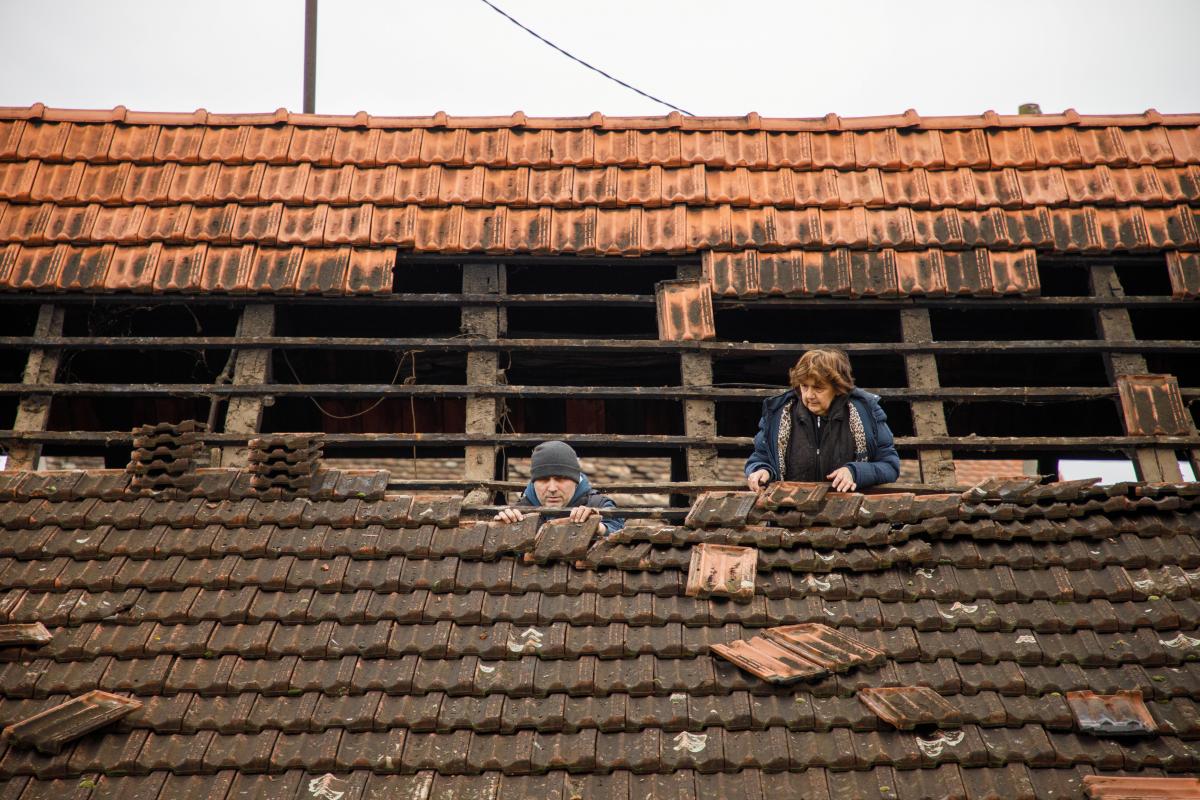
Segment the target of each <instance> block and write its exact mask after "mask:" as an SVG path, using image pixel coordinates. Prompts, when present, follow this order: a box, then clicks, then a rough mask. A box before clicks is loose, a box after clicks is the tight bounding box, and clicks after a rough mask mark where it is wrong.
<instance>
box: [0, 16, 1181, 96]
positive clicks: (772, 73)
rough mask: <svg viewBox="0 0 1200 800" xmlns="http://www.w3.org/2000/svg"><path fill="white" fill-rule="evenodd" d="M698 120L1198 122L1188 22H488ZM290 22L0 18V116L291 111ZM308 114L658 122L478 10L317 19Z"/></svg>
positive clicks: (293, 23)
mask: <svg viewBox="0 0 1200 800" xmlns="http://www.w3.org/2000/svg"><path fill="white" fill-rule="evenodd" d="M494 2H496V3H497V5H499V6H501V7H502V8H504V9H506V10H507V11H508V12H509V13H511V14H512V15H513V16H515V17H516V18H517V19H519V20H521V21H522V22H524V23H525V24H526V25H528V26H529V27H531V28H533V29H534V30H536V31H538V32H539V33H541V34H542V35H543V36H546V37H547V38H549V39H550V40H552V41H554V42H556V43H557V44H558V45H559V46H561V47H563V48H565V49H567V50H569V51H571V52H573V53H575V54H576V55H578V56H579V57H581V58H583V59H585V60H587V61H590V62H592V63H594V64H595V65H596V66H598V67H600V68H602V69H605V70H607V71H608V72H610V73H612V74H614V75H616V76H617V77H619V78H622V79H623V80H625V81H627V82H629V83H632V84H634V85H635V86H639V87H640V88H642V89H644V90H645V91H647V92H649V93H650V94H654V95H657V96H659V97H662V98H663V99H665V100H667V101H669V102H671V103H674V104H676V105H679V106H681V107H683V108H685V109H687V110H689V111H691V112H693V113H696V114H712V115H728V114H744V113H746V112H748V111H758V112H759V113H761V114H763V115H770V116H820V115H823V114H826V113H828V112H836V113H838V114H842V115H845V116H861V115H866V114H887V113H898V112H901V111H904V110H905V109H907V108H915V109H917V111H919V112H920V113H922V114H926V115H933V114H976V113H980V112H982V111H985V110H988V109H994V110H997V111H999V112H1001V113H1015V111H1016V108H1017V106H1018V105H1019V104H1020V103H1022V102H1027V101H1032V102H1038V103H1040V104H1041V106H1042V109H1043V111H1046V112H1047V113H1049V112H1056V111H1061V110H1062V109H1064V108H1070V107H1073V108H1075V109H1077V110H1078V111H1080V112H1081V113H1137V112H1141V111H1144V110H1145V109H1147V108H1157V109H1158V110H1159V111H1162V112H1165V113H1170V112H1185V113H1187V112H1200V47H1197V46H1196V42H1195V38H1196V32H1197V31H1200V2H1198V1H1197V0H1137V1H1136V2H1134V1H1133V0H1126V1H1125V2H1116V1H1115V0H999V1H997V0H991V1H990V2H972V1H971V0H855V1H853V2H851V1H848V0H821V1H820V2H816V1H815V0H791V1H790V2H787V1H780V2H770V1H768V0H757V1H756V0H737V2H729V1H728V0H726V1H725V2H718V1H717V0H604V1H603V2H595V1H594V0H593V1H592V2H586V3H585V2H578V1H572V0H494ZM303 19H304V0H193V1H192V2H182V0H0V105H16V106H26V105H29V104H31V103H35V102H43V103H46V104H47V105H52V106H59V107H85V108H110V107H112V106H114V105H118V104H121V105H125V106H128V107H129V108H131V109H137V110H155V111H159V110H161V111H191V110H194V109H196V108H201V107H203V108H207V109H208V110H209V111H214V112H251V111H270V110H274V109H275V108H278V107H280V106H284V107H287V108H290V109H292V110H296V111H298V110H300V106H301V97H302V90H301V80H302V61H303ZM319 28H320V43H319V56H318V82H317V111H318V112H321V113H337V114H343V113H345V114H352V113H354V112H356V111H359V110H366V111H369V112H370V113H372V114H379V115H390V114H431V113H433V112H435V111H438V110H444V111H447V112H449V113H451V114H470V115H475V114H508V113H511V112H512V111H515V110H518V109H519V110H523V111H525V112H526V113H527V114H530V115H538V116H544V115H559V116H564V115H578V114H588V113H590V112H592V111H597V110H598V111H603V112H604V113H607V114H659V113H664V109H663V108H662V107H661V106H658V105H656V104H654V103H652V102H650V101H649V100H645V99H643V98H641V97H639V96H637V95H635V94H633V93H632V92H629V91H628V90H626V89H623V88H621V87H618V86H616V85H615V84H612V83H609V82H608V81H606V80H604V79H603V78H601V77H599V76H597V75H595V74H594V73H591V72H588V71H587V70H585V69H584V68H582V67H580V66H578V65H576V64H574V63H573V62H571V61H568V60H567V59H566V58H565V57H563V56H561V55H559V54H558V53H555V52H554V51H552V50H550V49H549V48H547V47H546V46H545V45H543V44H541V43H540V42H537V41H536V40H534V39H532V38H531V37H530V36H529V35H528V34H526V33H524V32H523V31H521V30H519V29H517V28H515V27H514V26H513V25H512V24H511V23H509V22H507V21H506V20H504V19H503V18H501V17H500V16H498V15H497V14H496V13H495V12H494V11H492V10H491V9H489V8H488V7H487V6H485V5H484V4H483V3H482V2H479V0H438V2H415V1H410V0H390V1H387V0H321V3H320V26H319Z"/></svg>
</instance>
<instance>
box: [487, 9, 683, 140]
mask: <svg viewBox="0 0 1200 800" xmlns="http://www.w3.org/2000/svg"><path fill="white" fill-rule="evenodd" d="M479 1H480V2H481V3H483V4H484V5H485V6H487V7H488V8H490V9H492V11H495V12H496V13H497V14H499V15H500V16H502V17H504V18H505V19H506V20H508V21H509V22H511V23H512V24H513V25H516V26H517V27H518V28H520V29H521V30H523V31H525V32H526V33H528V34H529V35H530V36H532V37H533V38H535V39H537V40H538V41H539V42H542V43H543V44H546V45H549V46H550V47H553V48H554V49H555V50H557V51H558V52H560V53H562V54H563V55H564V56H566V57H567V58H569V59H571V60H572V61H574V62H575V63H577V64H582V65H583V66H585V67H587V68H588V69H590V70H591V71H592V72H597V73H599V74H601V75H603V76H604V77H606V78H608V79H609V80H610V81H612V82H613V83H619V84H620V85H621V86H624V87H625V88H626V89H629V90H631V91H634V92H637V93H638V94H640V95H641V96H642V97H645V98H647V99H649V100H653V101H654V102H656V103H658V104H660V105H664V106H666V107H667V108H671V109H674V110H675V111H678V112H679V113H680V114H687V115H688V116H689V117H691V116H695V115H694V114H692V112H690V111H685V110H684V109H682V108H680V107H679V106H677V105H674V104H672V103H668V102H667V101H666V100H660V99H659V98H657V97H655V96H654V95H652V94H650V93H649V92H643V91H642V90H641V89H639V88H637V87H636V86H630V85H629V84H628V83H626V82H625V81H623V80H621V79H620V78H614V77H613V76H612V75H609V74H608V73H607V72H605V71H604V70H602V69H600V68H599V67H593V66H592V65H591V64H589V63H587V62H586V61H584V60H583V59H582V58H578V57H576V56H573V55H571V54H570V53H568V52H567V51H566V50H563V49H562V48H561V47H559V46H558V45H556V44H555V43H554V42H552V41H550V40H549V39H547V38H546V37H545V36H542V35H540V34H538V32H537V31H534V30H531V29H529V28H527V27H525V26H524V25H522V24H521V23H520V22H519V21H518V20H516V19H514V18H513V17H512V16H511V15H510V14H508V13H507V12H506V11H504V9H502V8H500V7H498V6H496V5H495V4H494V3H492V2H490V0H479Z"/></svg>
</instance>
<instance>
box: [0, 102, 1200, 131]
mask: <svg viewBox="0 0 1200 800" xmlns="http://www.w3.org/2000/svg"><path fill="white" fill-rule="evenodd" d="M0 119H22V120H44V121H46V122H86V123H103V122H119V123H124V124H127V125H211V126H231V125H282V124H284V123H291V124H292V125H303V126H327V127H335V128H468V129H480V128H531V129H535V130H568V129H573V128H604V129H608V130H623V129H633V130H668V129H675V128H678V129H683V130H737V131H746V130H755V131H756V130H788V131H792V130H795V131H827V130H828V131H839V130H845V131H850V130H861V131H866V130H882V129H883V128H926V129H930V130H935V129H936V130H946V129H959V128H964V129H971V128H1047V127H1053V128H1059V127H1063V126H1080V127H1093V128H1094V127H1102V126H1107V125H1117V126H1121V127H1146V126H1151V125H1197V124H1200V114H1160V113H1159V112H1158V110H1157V109H1153V108H1150V109H1147V110H1146V111H1144V112H1142V113H1141V114H1080V113H1079V112H1077V111H1076V110H1075V109H1073V108H1068V109H1066V110H1065V111H1062V112H1061V113H1058V114H997V113H996V112H995V111H985V112H983V113H982V114H963V115H958V116H929V117H923V116H921V115H920V114H918V113H917V111H916V110H915V109H912V108H910V109H908V110H907V111H905V112H904V113H903V114H883V115H878V116H869V117H842V116H839V115H838V114H826V115H825V116H823V117H764V116H762V115H761V114H759V113H758V112H757V111H751V112H749V113H747V114H744V115H741V116H733V117H685V116H684V115H683V114H681V113H679V112H678V111H672V112H671V113H669V114H666V115H663V116H657V117H619V116H611V115H606V114H602V113H600V112H599V111H594V112H592V113H591V114H589V115H587V116H586V117H530V116H527V115H526V114H525V112H524V111H514V112H513V113H512V114H508V115H504V116H486V117H480V116H458V115H450V114H447V113H446V112H445V111H438V112H437V113H436V114H430V115H427V116H412V117H385V116H378V115H373V114H368V113H367V112H365V111H359V112H358V113H357V114H354V115H349V114H301V113H292V112H289V111H288V110H287V109H286V108H277V109H275V110H274V111H269V112H266V113H262V112H259V113H253V114H220V113H211V112H209V111H208V110H207V109H204V108H198V109H196V110H195V111H182V112H181V111H130V110H129V109H128V108H126V107H125V106H120V105H119V106H115V107H113V108H111V109H109V108H97V109H89V108H48V107H47V106H46V104H45V103H34V104H33V105H30V106H0Z"/></svg>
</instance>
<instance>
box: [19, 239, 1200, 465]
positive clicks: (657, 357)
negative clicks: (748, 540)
mask: <svg viewBox="0 0 1200 800" xmlns="http://www.w3.org/2000/svg"><path fill="white" fill-rule="evenodd" d="M706 258H707V257H706ZM1037 269H1038V285H1039V289H1040V291H1039V292H1037V293H1036V294H1034V295H1030V296H1013V295H1003V296H997V295H995V294H991V295H979V294H978V293H976V294H969V293H965V292H964V293H960V294H957V295H944V294H943V295H937V294H933V295H911V296H903V297H896V296H891V297H886V296H867V297H855V296H851V295H846V294H839V293H837V292H832V293H821V294H816V295H812V294H805V293H803V292H798V291H792V290H788V291H778V290H775V289H772V291H771V294H770V295H769V296H765V295H763V294H753V293H750V294H747V293H745V292H744V291H743V289H744V287H742V288H739V289H737V290H736V291H737V292H742V293H741V294H737V293H734V292H730V291H726V290H720V284H719V281H718V278H717V277H714V275H713V274H712V273H711V271H710V267H709V265H708V262H707V261H705V262H703V263H702V260H701V259H697V258H695V257H678V258H665V257H655V258H584V257H564V256H526V257H519V258H517V257H506V258H497V257H472V258H470V259H466V258H463V257H449V256H438V257H427V256H420V257H418V256H412V257H408V256H404V255H401V256H400V257H398V258H397V260H396V262H395V267H394V270H393V279H392V283H391V286H390V287H389V288H390V291H388V292H385V293H382V294H377V295H371V296H329V297H320V296H280V297H267V296H235V295H211V294H210V295H196V296H191V297H186V298H180V297H172V296H169V295H145V296H138V297H136V298H135V297H131V296H129V295H124V296H122V295H86V296H85V295H69V294H68V295H64V296H59V297H57V298H54V301H53V302H46V303H37V302H29V301H28V300H24V301H22V302H16V298H13V297H8V298H6V302H5V307H4V308H5V313H3V314H0V337H4V338H3V341H4V342H5V346H4V347H3V348H0V375H3V381H2V382H3V383H4V384H5V385H6V387H7V388H6V389H5V390H4V391H3V393H2V394H0V413H2V414H3V415H4V418H5V419H6V420H7V421H8V427H9V428H10V429H14V428H15V427H16V426H17V422H18V417H20V416H21V411H20V405H21V398H22V397H25V396H29V395H30V394H31V393H32V392H31V391H30V389H29V387H28V386H27V385H26V383H27V382H28V380H29V379H30V376H29V375H27V374H26V373H27V371H28V370H27V364H28V363H29V358H30V356H31V354H33V353H39V352H45V353H50V354H54V355H56V357H57V360H56V361H55V362H54V363H53V366H54V370H53V380H52V381H48V383H49V384H50V386H49V387H48V388H47V389H46V390H45V391H44V392H43V393H42V396H47V397H49V398H50V400H51V402H50V404H49V412H48V414H46V416H45V421H44V430H45V431H46V432H47V434H48V436H47V438H46V441H45V442H44V443H43V444H44V455H46V456H47V457H50V458H52V459H53V458H59V459H68V461H67V462H60V463H70V462H69V459H71V458H83V459H91V461H90V462H87V463H99V462H101V461H102V462H103V463H106V464H108V465H110V466H119V465H122V464H123V463H124V461H123V460H124V459H125V458H126V457H127V451H126V450H125V449H124V447H123V445H120V444H116V443H114V442H115V441H116V440H115V439H114V438H113V437H114V435H123V434H127V432H128V431H130V430H132V429H133V428H135V427H137V426H140V425H146V424H154V423H157V422H172V423H174V422H180V421H183V420H186V419H195V420H198V421H200V422H204V423H206V424H207V425H208V426H209V431H210V434H211V435H212V436H214V437H217V438H219V437H221V436H225V437H226V439H228V440H233V439H234V438H235V437H238V436H240V437H243V438H245V437H247V436H249V435H251V434H253V433H256V432H262V433H286V432H308V431H311V432H320V433H324V434H326V435H327V436H328V437H329V438H328V439H327V441H326V456H327V457H328V458H331V459H335V460H338V459H340V460H342V462H344V463H346V464H376V465H379V464H382V465H384V466H387V467H388V468H389V469H393V471H394V474H395V475H396V476H397V480H410V481H411V480H421V481H427V482H428V481H438V480H441V481H443V482H453V481H455V480H463V479H466V478H467V477H469V478H470V479H474V480H485V481H505V480H519V479H520V478H521V475H522V474H523V472H522V470H525V469H527V458H528V454H529V451H530V449H531V448H532V446H533V445H534V444H536V443H537V442H538V441H541V440H543V439H548V438H567V439H570V440H571V441H573V442H575V443H576V444H577V445H578V450H579V451H580V452H581V454H583V455H584V457H585V458H586V459H588V460H589V464H604V465H607V466H606V467H605V468H606V469H608V467H609V466H612V465H615V466H613V467H612V469H611V470H610V471H609V472H608V473H606V474H609V475H615V476H627V477H629V478H630V480H632V481H633V482H637V480H642V479H644V480H643V482H645V481H649V482H651V483H653V482H655V481H657V482H668V481H688V480H691V481H693V482H695V481H697V480H701V481H703V480H708V481H726V482H737V481H740V480H741V465H742V461H744V459H745V456H746V454H747V453H748V451H749V448H750V445H751V437H753V435H754V433H755V431H756V428H757V423H758V418H759V415H760V412H761V408H762V405H761V404H762V401H763V400H764V399H765V398H767V397H770V396H772V395H775V394H779V393H780V392H783V391H785V390H787V389H788V378H787V375H788V370H789V368H790V367H791V366H792V364H794V363H795V360H796V359H797V358H798V357H799V356H800V355H801V354H802V353H803V352H804V351H805V350H807V349H810V348H814V347H836V348H841V349H844V350H845V351H846V352H847V353H848V354H849V356H850V359H851V363H852V366H853V370H854V375H855V379H856V381H857V385H858V386H860V387H862V388H864V389H866V390H867V391H870V392H873V393H875V394H878V395H880V396H881V407H882V408H883V410H884V411H885V412H886V414H887V416H888V420H889V425H890V427H891V430H892V432H893V433H894V435H895V436H896V438H897V446H898V449H899V451H900V453H901V456H902V458H903V460H904V464H905V465H906V466H905V472H904V475H905V479H906V480H908V481H909V482H910V483H920V482H922V481H923V480H925V481H926V482H928V481H927V478H928V476H924V475H923V473H922V469H921V465H922V464H924V463H925V461H927V460H928V459H929V458H932V456H930V455H929V454H930V453H934V454H936V453H939V452H943V451H944V452H949V453H950V454H951V455H952V457H953V459H955V460H960V459H967V460H969V459H984V460H986V459H1004V458H1008V459H1012V458H1025V459H1026V460H1029V459H1032V460H1033V461H1035V462H1036V463H1037V468H1038V470H1039V471H1042V472H1048V471H1049V472H1052V471H1054V470H1055V469H1056V464H1057V462H1058V461H1059V460H1061V459H1065V458H1078V457H1080V456H1081V455H1088V456H1089V457H1091V456H1096V455H1101V456H1105V457H1113V458H1121V457H1128V454H1129V453H1130V452H1131V448H1130V447H1129V446H1127V445H1124V444H1122V443H1121V440H1122V438H1123V437H1126V436H1128V435H1132V434H1131V433H1130V431H1129V430H1127V422H1128V421H1127V419H1126V416H1125V414H1124V411H1123V406H1122V400H1121V396H1120V393H1119V390H1118V381H1117V378H1118V376H1120V375H1123V374H1148V375H1157V374H1162V375H1171V376H1174V378H1175V379H1176V381H1177V383H1178V386H1179V388H1180V397H1181V401H1182V403H1183V406H1182V407H1183V413H1184V415H1185V422H1186V421H1188V420H1190V424H1193V425H1194V424H1195V422H1196V420H1197V419H1198V414H1200V410H1198V409H1200V388H1198V387H1200V357H1198V356H1197V355H1196V350H1195V347H1194V344H1195V343H1194V341H1193V337H1194V332H1193V329H1194V326H1192V325H1190V319H1191V316H1192V311H1191V309H1190V307H1187V306H1185V305H1181V304H1179V303H1178V302H1177V301H1176V300H1174V298H1173V297H1172V294H1171V292H1172V283H1171V281H1170V279H1169V276H1168V270H1167V267H1166V265H1165V263H1164V262H1163V260H1162V259H1155V258H1151V257H1145V256H1131V257H1107V258H1105V259H1103V260H1098V259H1091V258H1082V257H1070V258H1067V257H1051V256H1046V257H1043V258H1039V259H1038V263H1037ZM680 287H682V290H683V291H684V292H685V293H686V292H694V295H687V297H688V298H690V299H688V300H687V302H692V301H693V299H695V298H703V303H705V304H708V306H707V307H710V308H711V311H710V312H705V313H710V314H711V316H710V317H709V318H708V319H709V321H708V322H707V323H704V325H708V326H709V327H708V328H707V329H706V330H705V331H699V330H698V329H697V330H693V331H691V332H689V331H684V332H683V334H682V335H677V334H678V333H679V332H678V331H677V330H674V329H673V328H672V325H673V324H674V323H673V322H672V319H671V318H670V312H669V303H670V300H669V299H667V294H666V293H667V292H670V291H678V290H680ZM688 287H695V288H694V289H692V288H688ZM695 302H701V301H700V300H695ZM47 308H51V309H56V311H55V314H57V316H47V313H48V312H47V311H46V310H45V309H47ZM696 319H699V320H701V322H702V323H703V321H704V319H705V317H704V314H703V313H701V314H700V316H699V317H697V318H696ZM688 324H692V323H688ZM47 326H49V327H47ZM702 327H703V325H702ZM47 336H50V337H58V340H60V341H61V342H62V344H61V345H60V346H55V347H51V348H48V349H45V348H41V347H39V345H40V344H42V343H44V341H46V340H45V338H44V337H47ZM931 415H932V416H931ZM22 419H24V417H22ZM935 419H936V420H941V422H939V423H937V424H933V423H931V420H935ZM70 433H78V434H80V435H78V436H67V435H66V434H70ZM56 434H62V435H61V436H57V437H56V436H55V435H56ZM471 448H484V449H485V450H486V451H487V453H488V455H487V457H486V458H485V461H486V462H487V464H488V467H487V470H486V474H484V473H480V474H475V475H471V476H465V472H464V470H466V462H467V460H468V459H467V456H468V454H469V453H470V452H473V451H472V450H471ZM220 450H221V448H220V447H219V442H218V443H217V444H214V445H213V452H216V453H217V454H218V455H217V457H218V458H220V455H219V453H220ZM1180 452H1181V453H1183V454H1184V456H1185V457H1186V455H1187V451H1186V450H1180ZM697 454H707V455H704V456H703V457H700V456H698V455H697ZM939 457H940V456H939ZM701 462H703V463H704V464H706V466H705V467H704V468H703V469H701V468H699V467H698V466H697V465H698V464H700V463H701ZM51 463H54V462H53V461H52V462H51ZM689 465H690V466H689ZM942 478H943V479H947V478H946V476H944V475H943V476H942ZM447 485H449V483H448V484H447Z"/></svg>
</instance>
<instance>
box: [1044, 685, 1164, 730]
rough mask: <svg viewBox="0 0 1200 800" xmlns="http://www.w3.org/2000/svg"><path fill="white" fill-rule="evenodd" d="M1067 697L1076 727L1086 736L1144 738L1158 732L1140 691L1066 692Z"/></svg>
mask: <svg viewBox="0 0 1200 800" xmlns="http://www.w3.org/2000/svg"><path fill="white" fill-rule="evenodd" d="M1066 698H1067V703H1068V704H1069V705H1070V706H1071V713H1072V714H1073V715H1074V716H1075V724H1076V725H1077V726H1078V727H1079V729H1080V730H1081V731H1084V732H1085V733H1090V734H1093V735H1096V736H1119V735H1126V734H1142V735H1144V734H1152V733H1154V732H1156V731H1157V730H1158V724H1157V723H1156V722H1155V721H1154V717H1152V716H1151V715H1150V710H1149V709H1148V708H1146V704H1145V703H1144V702H1142V693H1141V691H1140V690H1137V689H1134V690H1131V691H1121V692H1117V693H1115V694H1108V695H1105V694H1096V693H1095V692H1091V691H1087V692H1067V693H1066Z"/></svg>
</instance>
